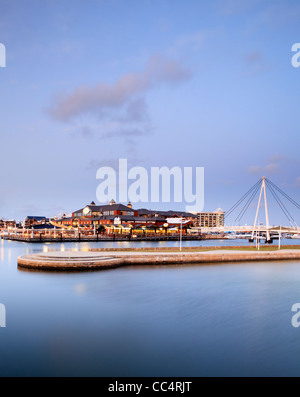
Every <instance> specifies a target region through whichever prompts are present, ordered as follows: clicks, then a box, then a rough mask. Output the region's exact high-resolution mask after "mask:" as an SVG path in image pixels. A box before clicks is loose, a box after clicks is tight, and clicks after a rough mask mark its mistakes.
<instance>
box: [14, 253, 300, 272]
mask: <svg viewBox="0 0 300 397" xmlns="http://www.w3.org/2000/svg"><path fill="white" fill-rule="evenodd" d="M278 260H300V249H283V250H276V251H274V250H273V251H251V250H249V251H246V250H243V251H242V250H241V251H240V250H230V249H219V250H210V251H209V250H208V251H187V250H186V251H184V252H182V251H177V252H174V251H158V250H157V251H155V250H152V251H139V250H135V251H129V250H128V251H124V250H122V251H120V250H109V251H106V250H99V251H53V252H46V253H45V252H42V253H38V254H30V255H22V256H20V257H19V258H18V266H19V267H21V268H22V267H23V268H28V269H40V270H55V271H59V270H63V271H70V270H101V269H110V268H116V267H119V266H132V265H171V264H173V265H174V264H177V265H182V264H213V263H230V262H233V263H236V262H250V261H278Z"/></svg>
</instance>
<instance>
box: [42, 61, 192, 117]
mask: <svg viewBox="0 0 300 397" xmlns="http://www.w3.org/2000/svg"><path fill="white" fill-rule="evenodd" d="M189 77H190V73H189V71H188V70H186V69H185V68H184V67H183V66H182V65H181V64H180V63H179V62H177V61H175V60H172V59H167V58H165V57H163V56H162V55H155V56H153V57H152V58H151V59H150V60H149V61H148V63H147V64H146V67H145V68H144V70H143V71H142V72H140V73H128V74H124V75H123V76H121V77H120V78H119V79H118V80H117V81H116V82H115V83H114V84H108V83H104V82H100V83H97V84H95V85H93V86H81V87H77V88H75V89H74V91H73V92H71V93H70V94H65V93H64V94H60V95H59V96H58V97H57V99H56V101H55V103H54V104H53V105H52V107H51V108H50V109H49V114H50V115H51V116H52V117H53V118H54V119H56V120H60V121H64V122H67V121H70V120H72V119H74V118H75V117H77V116H80V115H83V114H90V113H92V114H94V115H97V116H99V115H101V114H103V111H106V110H107V109H113V110H116V109H120V108H122V107H123V106H127V112H128V108H129V110H130V109H131V108H130V103H131V105H132V102H131V101H132V100H133V99H135V98H136V96H141V95H142V94H145V93H146V92H147V91H149V90H150V89H153V88H154V87H155V86H158V85H161V84H177V83H178V82H181V81H183V80H186V79H187V78H189Z"/></svg>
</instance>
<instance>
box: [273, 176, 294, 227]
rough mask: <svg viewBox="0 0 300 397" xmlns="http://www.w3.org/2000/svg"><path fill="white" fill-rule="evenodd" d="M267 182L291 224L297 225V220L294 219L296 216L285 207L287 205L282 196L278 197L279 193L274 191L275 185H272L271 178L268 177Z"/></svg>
mask: <svg viewBox="0 0 300 397" xmlns="http://www.w3.org/2000/svg"><path fill="white" fill-rule="evenodd" d="M266 183H267V185H268V188H269V189H270V192H271V193H272V195H273V197H274V198H275V200H276V201H277V203H278V205H279V206H280V208H281V209H282V211H283V213H284V214H285V216H286V217H287V219H288V221H289V222H290V224H291V225H293V226H295V225H296V222H295V220H294V218H293V217H292V215H291V214H290V212H289V211H288V210H287V208H286V207H285V205H284V204H283V203H282V201H281V200H280V198H279V197H278V195H277V194H276V192H275V191H274V189H273V187H272V186H271V185H270V183H269V180H268V179H266Z"/></svg>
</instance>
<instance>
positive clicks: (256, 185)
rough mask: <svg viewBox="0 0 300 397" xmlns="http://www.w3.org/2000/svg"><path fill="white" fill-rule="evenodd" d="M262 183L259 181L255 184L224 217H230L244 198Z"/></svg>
mask: <svg viewBox="0 0 300 397" xmlns="http://www.w3.org/2000/svg"><path fill="white" fill-rule="evenodd" d="M261 183H262V179H260V180H259V181H257V182H256V184H255V185H253V186H252V188H251V189H249V190H248V192H247V193H246V194H244V196H243V197H242V198H240V199H239V201H237V202H236V203H235V204H234V205H233V206H232V207H231V208H230V209H229V210H228V211H227V212H226V213H225V216H224V217H227V216H228V215H230V214H231V213H232V212H233V211H234V210H235V209H236V207H238V206H239V204H240V203H241V202H243V201H244V200H245V198H246V197H247V196H248V195H249V194H250V193H251V192H253V190H254V189H256V188H257V187H259V186H260V185H261Z"/></svg>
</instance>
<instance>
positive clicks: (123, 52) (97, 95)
mask: <svg viewBox="0 0 300 397" xmlns="http://www.w3.org/2000/svg"><path fill="white" fill-rule="evenodd" d="M299 21H300V4H299V2H298V1H293V0H289V1H276V0H273V1H265V0H261V1H255V0H251V1H247V0H244V1H241V0H240V1H234V0H215V1H210V2H206V1H200V0H198V1H196V0H188V1H186V0H184V1H183V0H139V1H138V0H102V1H101V0H88V1H82V0H80V1H78V0H77V1H76V0H75V1H72V2H70V1H64V0H61V1H55V0H54V1H53V0H52V1H50V0H49V1H47V0H44V1H43V0H39V1H33V0H28V1H23V0H11V1H5V0H0V43H3V44H4V45H5V47H6V68H0V92H1V95H0V112H1V113H0V114H1V118H0V137H1V157H0V180H1V183H0V217H4V218H16V219H21V220H22V219H24V218H25V217H26V216H27V215H46V216H53V215H56V214H59V213H62V212H65V213H69V212H71V211H73V210H76V209H78V208H81V207H83V206H84V205H85V204H87V203H90V202H91V201H92V200H94V201H97V200H96V189H97V186H98V184H99V181H97V179H96V171H97V169H98V168H99V167H100V166H113V167H116V165H117V162H118V159H119V158H126V159H128V164H129V166H130V167H133V166H141V167H145V168H147V169H150V167H154V166H167V167H170V168H171V167H173V166H179V167H187V166H190V167H204V169H205V191H204V200H205V205H204V210H207V211H211V210H215V209H216V208H217V207H218V206H219V205H220V206H221V207H222V208H223V209H224V210H228V209H229V208H231V206H232V205H233V204H234V203H235V202H236V201H237V200H238V199H239V198H240V197H242V195H243V194H244V193H245V192H246V191H247V190H248V189H249V188H250V187H251V186H253V185H254V184H255V183H256V181H257V180H258V179H259V178H260V177H261V176H262V175H266V176H267V177H268V178H269V179H270V180H272V181H273V182H274V183H275V184H276V185H278V186H279V187H280V188H281V189H283V190H284V191H285V192H286V193H287V194H289V195H290V196H292V197H293V198H294V199H295V200H296V201H297V202H299V201H300V200H299V198H300V197H299V188H300V172H299V120H298V113H299V111H298V109H299V101H300V68H294V67H293V66H292V64H291V58H292V55H293V53H292V52H291V47H292V45H293V44H294V43H297V42H300V28H299V26H300V25H299ZM270 204H271V200H270ZM135 206H136V207H147V208H151V207H152V208H153V207H155V208H158V209H169V208H171V207H172V208H177V209H184V206H185V203H183V204H182V205H180V204H178V203H174V205H173V204H172V203H161V204H159V203H156V204H155V205H154V204H153V203H140V204H137V205H135ZM271 207H272V206H271ZM291 211H292V209H291ZM296 211H298V210H293V214H294V216H295V218H296V220H298V223H300V219H299V214H298V213H297V212H296ZM298 212H299V211H298ZM262 214H263V213H262ZM252 216H253V215H252V214H250V213H249V215H248V218H247V217H246V218H245V219H243V221H242V224H243V223H244V222H245V223H247V222H251V220H252ZM270 218H271V220H270V221H271V223H277V224H279V223H283V224H284V223H286V221H287V220H286V218H285V217H284V215H282V214H281V213H280V211H279V210H278V208H277V207H276V206H275V204H274V208H273V207H272V208H270Z"/></svg>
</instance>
